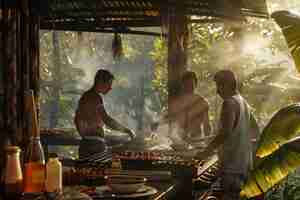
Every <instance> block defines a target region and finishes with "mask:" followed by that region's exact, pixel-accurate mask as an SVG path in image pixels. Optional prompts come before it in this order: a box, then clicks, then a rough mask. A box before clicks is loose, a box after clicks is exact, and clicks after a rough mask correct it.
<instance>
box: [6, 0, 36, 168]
mask: <svg viewBox="0 0 300 200" xmlns="http://www.w3.org/2000/svg"><path fill="white" fill-rule="evenodd" d="M30 3H31V1H30V0H16V1H10V0H5V1H1V2H0V9H1V12H0V24H1V31H0V35H1V39H0V49H1V51H0V58H1V59H0V65H1V70H0V77H1V78H0V103H1V104H0V130H1V131H0V137H1V138H2V139H1V140H0V173H1V169H2V168H3V166H4V158H5V156H4V153H5V151H4V145H3V144H5V143H6V140H5V138H9V140H10V142H11V143H13V144H14V145H19V146H21V148H22V149H23V150H25V148H26V146H27V145H26V144H27V143H26V136H27V134H26V133H28V129H27V127H28V124H29V123H30V122H29V121H28V120H27V118H26V116H25V115H26V114H25V112H24V91H25V90H27V89H33V90H34V91H35V97H36V100H37V101H36V102H38V98H37V97H38V96H37V95H38V88H39V85H38V80H39V23H38V22H39V20H38V19H39V18H38V17H37V16H33V15H32V13H31V6H30ZM24 138H25V139H24Z"/></svg>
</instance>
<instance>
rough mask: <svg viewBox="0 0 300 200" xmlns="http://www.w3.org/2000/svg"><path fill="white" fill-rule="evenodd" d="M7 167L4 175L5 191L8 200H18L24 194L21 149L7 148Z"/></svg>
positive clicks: (15, 147)
mask: <svg viewBox="0 0 300 200" xmlns="http://www.w3.org/2000/svg"><path fill="white" fill-rule="evenodd" d="M5 150H6V166H5V171H4V172H5V173H4V191H5V198H6V199H17V198H18V197H19V195H20V194H21V192H22V182H23V174H22V168H21V163H20V152H21V150H20V148H19V147H17V146H7V147H6V149H5Z"/></svg>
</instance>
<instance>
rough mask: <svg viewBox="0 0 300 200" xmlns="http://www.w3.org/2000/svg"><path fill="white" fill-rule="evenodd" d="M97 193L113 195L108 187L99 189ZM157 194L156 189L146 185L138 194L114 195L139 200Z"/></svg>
mask: <svg viewBox="0 0 300 200" xmlns="http://www.w3.org/2000/svg"><path fill="white" fill-rule="evenodd" d="M96 191H97V192H100V193H106V192H109V193H113V192H111V190H110V188H109V187H108V186H100V187H97V188H96ZM157 192H158V191H157V189H155V188H154V187H151V186H148V185H145V186H144V187H141V188H140V189H139V190H138V191H137V192H135V193H132V194H116V193H113V194H114V195H115V197H116V198H138V197H146V196H151V195H154V194H156V193H157Z"/></svg>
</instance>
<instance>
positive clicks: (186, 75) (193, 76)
mask: <svg viewBox="0 0 300 200" xmlns="http://www.w3.org/2000/svg"><path fill="white" fill-rule="evenodd" d="M190 79H192V80H193V81H194V82H195V85H197V82H198V78H197V75H196V73H195V72H192V71H186V72H184V73H183V75H182V78H181V81H182V82H184V81H186V80H190Z"/></svg>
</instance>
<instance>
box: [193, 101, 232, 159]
mask: <svg viewBox="0 0 300 200" xmlns="http://www.w3.org/2000/svg"><path fill="white" fill-rule="evenodd" d="M236 119H237V105H236V102H234V100H232V99H230V100H225V101H224V102H223V106H222V112H221V118H220V123H221V127H220V130H219V133H218V135H217V136H216V137H215V138H214V139H213V140H212V141H211V142H210V143H209V145H208V146H207V147H206V149H205V150H204V151H203V152H199V153H198V154H197V155H196V158H198V159H200V160H203V159H207V157H209V156H210V155H212V154H213V153H214V151H215V150H216V149H217V148H218V147H219V146H220V145H221V144H223V143H224V141H225V139H226V137H227V135H229V134H230V133H231V132H232V131H233V129H234V124H235V121H236Z"/></svg>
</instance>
